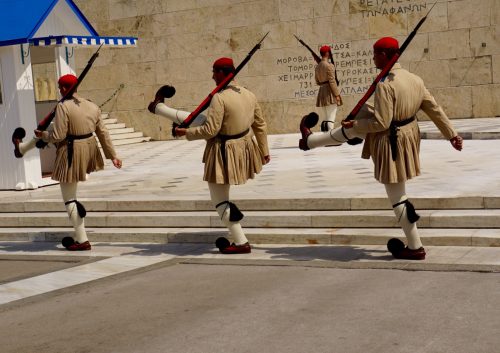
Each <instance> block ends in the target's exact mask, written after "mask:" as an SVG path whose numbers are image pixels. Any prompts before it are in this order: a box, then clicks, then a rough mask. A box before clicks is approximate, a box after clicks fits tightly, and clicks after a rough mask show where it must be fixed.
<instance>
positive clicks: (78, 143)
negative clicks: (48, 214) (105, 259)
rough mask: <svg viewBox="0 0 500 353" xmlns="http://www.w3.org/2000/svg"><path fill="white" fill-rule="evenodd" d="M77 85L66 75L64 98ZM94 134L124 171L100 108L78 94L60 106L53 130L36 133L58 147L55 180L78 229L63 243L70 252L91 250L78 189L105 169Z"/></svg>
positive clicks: (74, 77)
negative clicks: (91, 175)
mask: <svg viewBox="0 0 500 353" xmlns="http://www.w3.org/2000/svg"><path fill="white" fill-rule="evenodd" d="M76 82H77V78H76V76H74V75H65V76H62V77H61V78H60V79H59V81H58V83H59V89H60V90H61V94H62V95H63V96H64V94H65V93H66V92H67V91H68V90H69V89H70V88H71V87H72V86H73V85H74V84H76ZM94 132H95V134H96V136H97V138H98V139H99V142H100V143H101V146H102V149H103V151H104V155H105V156H106V158H108V159H111V160H112V161H113V164H114V165H115V167H117V168H120V167H121V160H119V159H118V158H117V156H116V152H115V149H114V147H113V143H112V142H111V138H110V136H109V133H108V130H107V129H106V126H105V125H104V123H103V121H102V119H101V111H100V109H99V108H98V107H97V106H96V105H95V104H94V103H92V102H91V101H89V100H86V99H85V98H82V97H80V96H79V95H77V94H76V93H75V94H73V96H72V97H71V98H69V99H66V100H64V101H63V102H61V103H59V104H58V105H57V107H56V115H55V119H54V123H53V128H52V129H51V130H46V131H39V130H36V131H35V135H36V136H38V137H41V138H42V139H43V140H44V141H45V142H48V143H54V144H55V145H56V147H57V151H56V159H55V166H54V171H53V173H52V179H54V180H57V181H59V182H60V186H61V192H62V196H63V200H64V203H65V205H66V210H67V212H68V215H69V217H70V219H71V221H72V223H73V226H74V229H75V238H74V239H73V240H72V239H65V240H64V241H63V245H65V247H66V248H67V249H68V250H90V249H91V245H90V242H89V241H88V238H87V234H86V232H85V226H84V221H83V217H85V213H86V212H85V208H84V207H83V205H82V204H81V203H80V202H78V201H77V199H76V190H77V183H78V182H79V181H85V180H86V177H87V174H89V173H91V172H94V171H98V170H101V169H103V168H104V161H103V159H102V156H101V152H100V150H99V146H98V145H97V141H96V139H95V137H94V135H93V133H94Z"/></svg>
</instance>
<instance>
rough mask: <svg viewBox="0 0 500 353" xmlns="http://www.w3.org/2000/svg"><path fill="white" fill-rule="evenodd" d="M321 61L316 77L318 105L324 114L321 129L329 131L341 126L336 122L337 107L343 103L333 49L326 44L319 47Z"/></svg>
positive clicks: (315, 73)
mask: <svg viewBox="0 0 500 353" xmlns="http://www.w3.org/2000/svg"><path fill="white" fill-rule="evenodd" d="M319 52H320V54H321V61H320V62H319V63H318V65H316V69H315V71H314V79H315V80H316V84H317V85H319V90H318V97H317V99H316V106H317V107H320V109H321V111H322V115H323V121H322V123H321V131H329V130H331V129H332V128H336V127H339V126H340V122H337V123H336V122H335V119H336V116H337V107H340V106H341V105H342V98H341V97H340V89H339V87H338V79H337V71H336V70H335V65H334V63H333V55H332V49H331V48H330V46H328V45H324V46H322V47H321V48H320V49H319Z"/></svg>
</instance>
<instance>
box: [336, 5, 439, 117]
mask: <svg viewBox="0 0 500 353" xmlns="http://www.w3.org/2000/svg"><path fill="white" fill-rule="evenodd" d="M434 5H436V3H434ZM434 5H432V7H431V9H430V10H429V11H428V12H427V14H426V15H425V16H424V17H423V18H422V19H421V20H420V21H418V23H417V25H416V26H415V28H414V29H413V31H411V33H410V34H409V35H408V38H406V40H405V41H404V43H403V45H401V47H400V48H399V53H396V54H395V55H394V56H393V57H392V59H391V60H390V61H389V62H388V63H387V64H386V65H385V67H384V68H383V69H382V71H380V73H379V74H378V75H377V77H376V78H375V80H373V82H372V84H371V85H370V87H369V88H368V91H366V93H365V95H364V96H363V97H362V98H361V99H360V100H359V102H358V103H357V104H356V106H355V107H354V109H353V110H352V111H351V112H350V113H349V115H347V117H346V118H345V120H347V121H349V120H353V119H354V118H356V115H357V114H358V113H359V111H360V110H361V108H362V107H363V104H365V103H366V101H367V100H368V99H369V98H370V97H371V95H372V94H373V92H375V88H377V84H378V83H379V82H380V81H381V80H382V79H383V78H384V77H385V76H387V75H388V74H389V71H391V69H392V67H393V66H394V64H395V63H396V62H397V61H398V60H399V58H400V57H401V55H403V52H404V51H405V50H406V48H407V47H408V45H409V44H410V42H411V41H412V40H413V37H415V35H416V34H417V32H418V30H419V28H420V27H421V26H422V25H423V24H424V22H425V20H426V19H427V16H428V15H429V13H430V12H431V11H432V9H433V8H434Z"/></svg>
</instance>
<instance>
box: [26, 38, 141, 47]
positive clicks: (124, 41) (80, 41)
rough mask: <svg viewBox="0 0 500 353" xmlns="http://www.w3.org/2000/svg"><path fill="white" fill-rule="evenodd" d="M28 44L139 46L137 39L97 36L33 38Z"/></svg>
mask: <svg viewBox="0 0 500 353" xmlns="http://www.w3.org/2000/svg"><path fill="white" fill-rule="evenodd" d="M28 42H29V43H30V44H31V45H33V46H35V47H38V46H40V47H42V46H54V45H78V46H99V45H101V44H104V45H105V46H115V47H134V46H136V45H137V38H135V37H97V36H50V37H42V38H32V39H29V40H28Z"/></svg>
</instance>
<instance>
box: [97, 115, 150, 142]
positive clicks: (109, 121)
mask: <svg viewBox="0 0 500 353" xmlns="http://www.w3.org/2000/svg"><path fill="white" fill-rule="evenodd" d="M102 118H103V122H104V124H105V125H106V127H107V129H108V131H109V135H110V136H111V140H112V141H113V144H114V145H115V146H121V145H131V144H134V143H139V142H147V141H150V140H151V137H147V136H144V134H143V133H142V132H140V131H135V130H134V128H133V127H126V126H125V124H124V123H120V122H118V120H117V119H114V118H110V117H109V114H108V113H103V114H102Z"/></svg>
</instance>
